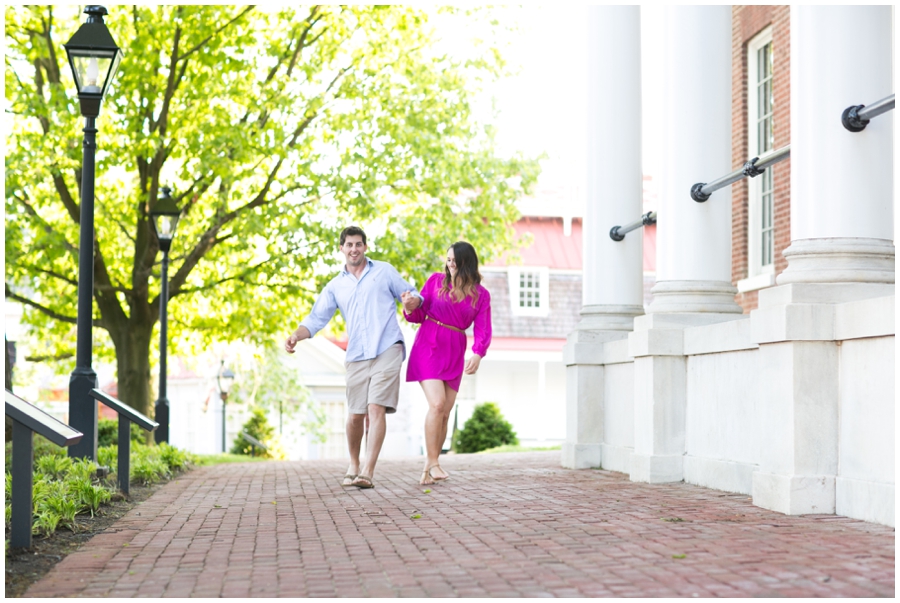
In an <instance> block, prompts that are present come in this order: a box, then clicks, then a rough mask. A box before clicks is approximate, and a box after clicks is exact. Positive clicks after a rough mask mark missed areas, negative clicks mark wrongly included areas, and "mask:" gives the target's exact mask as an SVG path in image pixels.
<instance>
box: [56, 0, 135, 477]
mask: <svg viewBox="0 0 900 603" xmlns="http://www.w3.org/2000/svg"><path fill="white" fill-rule="evenodd" d="M84 12H85V13H86V14H87V15H88V18H87V21H85V22H84V23H82V25H81V26H80V27H79V28H78V31H76V32H75V35H73V36H72V39H70V40H69V41H68V42H67V43H66V44H64V45H63V46H64V47H65V49H66V54H67V55H68V57H69V66H70V67H71V68H72V76H73V77H74V79H75V86H76V92H77V94H78V100H79V103H80V105H81V115H82V116H83V117H84V141H83V143H82V147H83V153H84V154H83V161H82V166H81V214H80V220H79V224H80V227H81V232H80V234H79V249H78V317H77V319H76V324H77V340H76V347H75V351H76V353H75V370H74V371H73V372H72V375H71V377H70V379H69V424H70V425H71V426H72V427H74V428H75V429H77V430H78V431H80V432H82V433H83V434H84V437H82V438H81V441H79V442H78V443H77V444H74V445H72V446H69V456H72V457H76V458H88V459H90V460H96V459H97V402H96V401H95V400H94V399H93V398H92V397H91V390H92V389H94V388H95V387H96V386H97V373H95V372H94V369H93V368H92V367H91V346H92V344H93V334H92V332H91V320H92V319H93V297H94V172H95V168H96V166H95V156H96V152H97V128H96V118H97V116H98V115H100V103H101V102H102V101H103V98H104V96H105V95H106V93H107V92H108V91H109V87H110V85H111V84H112V81H113V79H114V78H115V76H116V71H117V70H118V68H119V61H121V59H122V54H123V53H122V49H121V48H119V47H118V46H117V45H116V43H115V41H114V40H113V38H112V35H110V33H109V30H108V29H107V28H106V24H105V23H104V22H103V16H104V15H106V14H107V12H106V9H105V8H104V7H102V6H88V7H87V8H85V9H84ZM101 77H102V78H103V79H102V80H101V79H100V78H101Z"/></svg>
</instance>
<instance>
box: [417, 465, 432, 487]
mask: <svg viewBox="0 0 900 603" xmlns="http://www.w3.org/2000/svg"><path fill="white" fill-rule="evenodd" d="M433 483H434V477H432V475H431V468H430V467H429V468H428V469H424V470H423V471H422V477H421V479H419V485H420V486H430V485H432V484H433Z"/></svg>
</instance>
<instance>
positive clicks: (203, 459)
mask: <svg viewBox="0 0 900 603" xmlns="http://www.w3.org/2000/svg"><path fill="white" fill-rule="evenodd" d="M196 456H197V458H198V459H199V462H198V463H197V464H198V465H221V464H223V463H256V462H258V461H268V460H271V459H266V458H263V457H261V456H250V455H247V454H231V453H225V454H198V455H196Z"/></svg>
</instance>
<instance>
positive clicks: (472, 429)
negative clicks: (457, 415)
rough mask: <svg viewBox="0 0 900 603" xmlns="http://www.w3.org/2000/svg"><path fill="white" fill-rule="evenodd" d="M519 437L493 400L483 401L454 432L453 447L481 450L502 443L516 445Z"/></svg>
mask: <svg viewBox="0 0 900 603" xmlns="http://www.w3.org/2000/svg"><path fill="white" fill-rule="evenodd" d="M518 443H519V438H518V437H516V432H515V431H513V428H512V425H510V424H509V421H507V420H506V419H504V418H503V415H502V414H501V413H500V408H499V407H498V406H497V405H496V404H495V403H494V402H485V403H484V404H479V405H478V406H476V407H475V411H474V412H473V413H472V416H471V417H469V420H468V421H466V424H465V425H464V426H463V428H462V429H461V430H459V431H458V432H457V433H456V441H455V442H454V448H455V450H456V451H457V452H481V451H482V450H487V449H489V448H496V447H497V446H502V445H504V444H513V445H516V444H518Z"/></svg>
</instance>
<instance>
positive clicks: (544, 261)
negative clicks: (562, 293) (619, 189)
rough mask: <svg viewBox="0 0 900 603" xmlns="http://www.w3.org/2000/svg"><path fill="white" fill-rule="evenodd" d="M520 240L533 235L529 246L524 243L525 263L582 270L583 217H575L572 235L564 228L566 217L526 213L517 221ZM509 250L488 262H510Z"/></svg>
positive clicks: (516, 225) (522, 249)
mask: <svg viewBox="0 0 900 603" xmlns="http://www.w3.org/2000/svg"><path fill="white" fill-rule="evenodd" d="M513 228H515V230H516V240H517V241H518V240H521V239H522V238H524V237H525V236H527V235H529V234H530V235H531V236H532V237H533V242H532V244H531V245H529V246H527V247H526V246H524V245H522V246H520V247H519V255H521V256H522V265H524V266H548V267H550V268H554V269H564V270H581V218H573V219H572V229H571V232H570V234H569V236H566V235H565V234H564V232H563V219H562V218H539V217H534V216H525V217H523V218H521V219H519V221H518V222H516V223H515V224H514V225H513ZM508 264H509V260H508V254H503V255H502V256H501V257H500V258H499V259H497V260H494V261H493V262H490V263H489V264H488V266H507V265H508Z"/></svg>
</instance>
